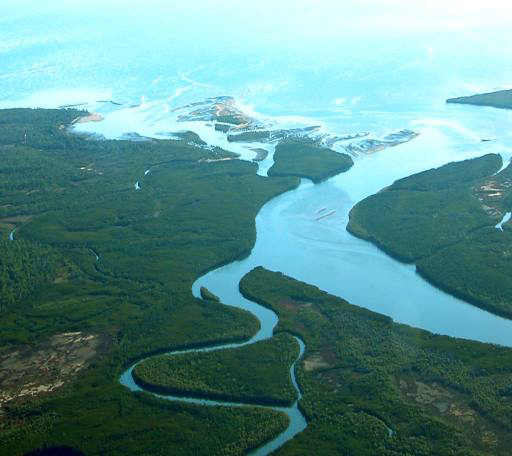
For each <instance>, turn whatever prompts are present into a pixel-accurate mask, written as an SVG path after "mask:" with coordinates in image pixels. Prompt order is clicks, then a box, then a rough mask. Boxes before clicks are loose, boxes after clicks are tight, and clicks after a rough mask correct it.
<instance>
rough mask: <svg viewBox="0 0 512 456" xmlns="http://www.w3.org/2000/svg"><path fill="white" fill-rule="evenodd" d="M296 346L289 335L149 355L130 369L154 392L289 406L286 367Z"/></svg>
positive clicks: (291, 396)
mask: <svg viewBox="0 0 512 456" xmlns="http://www.w3.org/2000/svg"><path fill="white" fill-rule="evenodd" d="M298 354H299V348H298V345H297V342H296V341H295V339H293V337H292V336H290V335H288V334H278V335H276V336H275V337H273V338H272V339H269V340H266V341H263V342H257V343H255V344H251V345H247V346H244V347H241V348H237V349H227V350H218V351H213V352H207V353H197V352H196V353H185V354H181V355H172V356H168V355H164V356H159V357H155V358H150V359H148V360H146V361H143V362H142V363H140V364H138V365H137V366H136V367H135V369H134V378H135V379H136V381H137V383H138V384H140V385H142V386H144V387H145V388H148V389H150V390H153V391H156V392H160V393H162V392H165V393H172V394H179V395H184V396H192V397H203V398H207V399H220V400H226V401H234V402H245V403H250V404H262V405H269V404H272V405H282V406H289V405H292V404H293V402H294V401H295V399H296V392H295V390H294V388H293V385H292V383H291V381H290V366H291V365H292V363H293V362H294V361H295V359H297V356H298Z"/></svg>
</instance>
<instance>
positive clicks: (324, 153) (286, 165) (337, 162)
mask: <svg viewBox="0 0 512 456" xmlns="http://www.w3.org/2000/svg"><path fill="white" fill-rule="evenodd" d="M353 164H354V162H353V160H352V158H351V157H350V156H349V155H347V154H341V153H338V152H335V151H333V150H332V149H329V148H327V147H323V146H321V145H319V144H318V142H316V141H314V140H312V139H307V138H287V139H285V140H282V141H280V142H279V143H278V144H277V146H276V150H275V153H274V164H273V165H272V167H271V168H270V169H269V170H268V175H269V176H298V177H306V178H308V179H311V180H312V181H313V182H315V183H318V182H321V181H323V180H325V179H328V178H329V177H332V176H335V175H336V174H339V173H343V172H345V171H348V170H349V169H350V168H351V167H352V166H353Z"/></svg>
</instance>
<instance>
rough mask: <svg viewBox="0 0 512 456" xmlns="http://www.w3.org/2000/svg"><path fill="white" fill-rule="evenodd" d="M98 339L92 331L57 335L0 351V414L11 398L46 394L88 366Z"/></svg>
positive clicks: (95, 349) (97, 345) (16, 398)
mask: <svg viewBox="0 0 512 456" xmlns="http://www.w3.org/2000/svg"><path fill="white" fill-rule="evenodd" d="M100 344H101V339H100V337H99V336H98V335H95V334H86V333H83V332H68V333H62V334H57V335H55V336H53V337H51V338H50V339H48V340H46V341H45V342H42V343H40V344H38V345H36V346H33V347H30V346H23V347H20V348H16V349H11V350H6V351H4V352H2V353H1V354H0V414H1V410H2V407H3V406H4V405H5V404H7V403H8V402H10V401H13V400H23V399H27V398H31V397H35V396H38V395H40V394H48V393H51V392H52V391H54V390H56V389H58V388H60V387H62V386H63V385H64V384H66V383H67V382H69V381H70V380H71V379H72V378H73V377H74V376H76V375H77V373H78V372H79V371H81V370H82V369H84V368H85V367H87V366H88V364H89V363H90V361H91V360H92V358H94V356H95V355H96V353H97V350H98V347H99V346H100Z"/></svg>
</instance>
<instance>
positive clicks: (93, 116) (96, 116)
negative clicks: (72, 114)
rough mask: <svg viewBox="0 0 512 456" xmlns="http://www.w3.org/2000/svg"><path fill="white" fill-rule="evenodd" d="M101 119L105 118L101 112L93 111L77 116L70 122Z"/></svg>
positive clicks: (79, 122) (76, 122) (98, 120)
mask: <svg viewBox="0 0 512 456" xmlns="http://www.w3.org/2000/svg"><path fill="white" fill-rule="evenodd" d="M102 120H105V118H104V117H103V116H102V115H101V114H98V113H96V112H93V113H91V114H89V115H87V116H82V117H77V118H76V119H74V120H73V122H71V123H72V124H81V123H86V122H101V121H102Z"/></svg>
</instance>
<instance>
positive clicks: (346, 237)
mask: <svg viewBox="0 0 512 456" xmlns="http://www.w3.org/2000/svg"><path fill="white" fill-rule="evenodd" d="M436 134H437V133H436V131H426V132H424V134H423V135H422V136H423V138H422V139H418V140H416V142H414V143H411V144H409V145H404V146H401V147H397V148H394V149H389V150H387V151H385V152H384V153H381V154H376V155H375V156H372V157H366V158H364V159H360V160H358V161H357V162H356V165H355V166H354V167H353V168H352V169H351V170H350V171H348V172H347V173H344V174H340V175H338V176H335V177H334V178H332V179H329V180H328V181H326V182H323V183H321V184H317V185H314V184H313V183H311V182H309V181H306V180H303V181H302V182H301V185H300V186H299V187H298V188H296V189H295V190H292V191H289V192H287V193H285V194H282V195H280V196H278V197H276V198H274V199H273V200H271V201H269V202H268V203H267V204H266V205H264V206H263V208H262V209H261V210H260V212H259V214H258V216H257V218H256V230H257V240H256V244H255V246H254V248H253V250H252V252H251V254H250V255H249V256H248V257H247V258H245V259H244V260H241V261H235V262H233V263H230V264H228V265H226V266H223V267H220V268H218V269H215V270H213V271H211V272H209V273H207V274H205V275H204V276H202V277H200V278H199V279H197V280H196V282H195V283H194V285H193V288H192V292H193V294H194V296H196V297H200V293H199V290H200V287H202V286H204V287H206V288H208V289H209V290H210V291H211V292H212V293H214V294H215V295H217V296H218V297H219V298H220V300H221V302H222V303H224V304H226V305H230V306H234V307H237V308H240V309H243V310H246V311H248V312H250V313H252V314H253V315H254V316H255V317H256V318H257V319H258V320H259V322H260V330H259V331H258V332H257V334H255V335H254V336H253V337H252V338H251V339H250V340H248V341H246V342H243V343H237V344H222V345H217V346H213V347H212V346H210V347H205V348H199V349H197V348H196V349H191V350H181V351H172V352H169V355H176V354H180V353H186V352H193V351H202V352H208V351H213V350H222V349H230V348H239V347H242V346H244V345H248V344H252V343H255V342H257V341H261V340H265V339H268V338H270V337H272V335H273V331H274V328H275V327H276V325H277V323H278V317H277V315H276V314H275V313H274V312H272V311H270V310H269V309H266V308H264V307H262V306H260V305H259V304H256V303H254V302H252V301H249V300H247V299H245V298H244V297H243V296H242V295H241V294H240V292H239V289H238V284H239V282H240V280H241V279H242V277H243V276H244V275H245V274H247V273H248V272H249V271H251V270H252V269H253V268H254V267H256V266H264V267H265V268H267V269H270V270H274V271H281V272H283V273H285V274H286V275H288V276H290V277H293V278H295V279H297V280H301V281H303V282H306V283H309V284H311V285H315V286H318V287H319V288H321V289H323V290H325V291H327V292H329V293H331V294H333V295H336V296H339V297H342V298H344V299H346V300H348V301H349V302H352V303H354V304H357V305H359V306H362V307H366V308H368V309H370V310H373V311H376V312H379V313H382V314H385V315H388V316H390V317H392V318H393V319H394V320H395V321H397V322H400V323H405V324H408V325H411V326H415V327H419V328H422V329H426V330H429V331H431V332H433V333H437V334H445V335H449V336H452V337H459V338H465V339H472V340H478V341H482V342H489V343H494V344H500V345H505V346H512V321H510V320H507V319H504V318H501V317H499V316H496V315H493V314H491V313H489V312H486V311H484V310H482V309H479V308H477V307H474V306H472V305H469V304H467V303H465V302H464V301H461V300H459V299H457V298H455V297H453V296H451V295H448V294H446V293H444V292H442V291H440V290H438V289H437V288H435V287H433V286H432V285H430V284H429V283H428V282H426V281H425V280H424V279H422V278H421V277H420V276H419V275H417V274H416V270H415V267H414V266H413V265H408V264H403V263H400V262H398V261H396V260H394V259H393V258H391V257H389V256H388V255H386V254H385V253H383V252H382V251H380V250H379V249H378V248H376V247H374V246H373V245H372V244H370V243H368V242H366V241H362V240H360V239H357V238H355V237H353V236H352V235H350V234H349V233H348V232H347V231H346V224H347V222H348V213H349V211H350V209H351V208H352V207H353V205H354V204H355V203H356V202H357V201H359V200H360V199H362V198H364V197H366V196H368V195H371V194H373V193H375V192H376V191H378V190H379V189H380V188H383V187H385V186H386V185H389V184H390V183H391V182H393V181H394V180H396V179H398V178H400V177H403V176H406V175H410V174H413V173H414V172H417V171H421V170H423V169H428V168H431V167H433V166H439V165H442V164H444V163H446V162H448V161H452V160H456V159H459V160H460V159H464V158H469V157H473V156H478V155H481V151H478V150H476V151H472V152H467V151H464V150H463V151H462V153H461V151H460V150H459V151H458V153H457V156H453V155H451V154H449V153H447V152H448V151H450V152H452V151H453V149H452V148H451V147H448V146H447V145H445V147H444V148H443V143H442V138H440V137H439V136H436ZM436 141H437V145H438V146H440V152H439V153H437V154H429V155H426V154H425V155H420V157H421V158H422V159H421V160H417V158H418V150H419V151H421V150H422V147H424V148H427V147H429V148H430V147H432V144H433V143H435V142H436ZM412 151H415V152H416V153H415V154H414V155H415V160H411V159H410V155H411V153H412ZM325 213H328V214H329V217H322V216H321V215H322V214H325ZM297 342H298V343H299V345H300V355H299V357H298V358H297V360H296V361H295V362H294V363H293V365H292V366H291V369H290V376H291V380H292V382H293V385H294V387H295V389H296V391H297V401H296V402H295V404H294V405H293V406H292V407H289V408H283V407H269V408H272V409H274V410H279V411H282V412H284V413H286V414H287V415H288V417H289V419H290V422H289V426H288V428H287V429H286V430H285V431H284V432H283V433H281V434H280V435H278V436H277V437H276V438H275V439H273V440H272V441H270V442H268V443H267V444H265V445H264V446H262V447H260V448H258V449H257V450H255V451H254V452H253V453H252V454H255V455H266V454H269V453H271V452H272V451H274V450H275V449H277V448H279V447H280V446H282V445H283V444H284V443H285V442H287V441H289V440H290V439H292V438H293V437H294V436H295V435H296V434H298V433H299V432H301V431H302V430H303V429H305V427H306V426H307V423H306V420H305V419H304V416H303V415H302V414H301V412H300V410H299V408H298V401H299V400H300V397H301V393H300V389H299V387H298V385H297V381H296V378H295V364H296V363H297V361H298V360H299V359H300V357H301V356H302V355H303V353H304V351H305V346H304V343H303V342H302V341H301V340H299V339H297ZM133 368H134V366H131V367H130V368H129V369H127V370H126V371H125V372H124V373H123V375H122V376H121V378H120V382H121V383H122V384H123V385H125V386H126V387H127V388H129V389H130V390H132V391H141V390H142V388H140V387H139V386H138V385H137V384H136V383H135V382H134V380H133V376H132V371H133ZM156 396H158V397H161V398H164V399H169V400H176V401H183V402H189V403H195V404H201V405H206V406H229V407H242V406H248V405H247V404H240V403H233V402H225V401H212V400H204V399H197V398H190V397H181V396H174V395H156Z"/></svg>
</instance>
